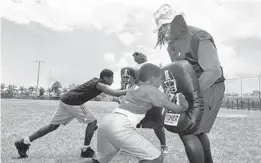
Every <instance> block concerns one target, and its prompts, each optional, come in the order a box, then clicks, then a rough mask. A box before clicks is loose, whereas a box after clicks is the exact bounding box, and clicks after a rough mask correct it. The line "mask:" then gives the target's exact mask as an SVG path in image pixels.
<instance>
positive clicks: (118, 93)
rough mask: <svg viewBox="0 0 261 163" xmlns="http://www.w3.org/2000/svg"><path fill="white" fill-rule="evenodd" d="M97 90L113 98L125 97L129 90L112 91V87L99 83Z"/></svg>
mask: <svg viewBox="0 0 261 163" xmlns="http://www.w3.org/2000/svg"><path fill="white" fill-rule="evenodd" d="M96 88H97V89H99V90H100V91H102V92H104V93H106V94H109V95H112V96H121V95H125V94H126V93H127V90H116V89H112V88H111V87H110V86H108V85H106V84H103V83H100V82H99V83H97V85H96Z"/></svg>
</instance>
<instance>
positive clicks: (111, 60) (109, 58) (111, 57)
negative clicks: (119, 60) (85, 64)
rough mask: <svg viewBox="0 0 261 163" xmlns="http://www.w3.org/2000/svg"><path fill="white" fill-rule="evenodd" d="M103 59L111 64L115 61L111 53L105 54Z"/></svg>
mask: <svg viewBox="0 0 261 163" xmlns="http://www.w3.org/2000/svg"><path fill="white" fill-rule="evenodd" d="M103 59H104V60H105V61H106V62H107V63H108V64H111V63H113V62H114V61H115V55H114V54H112V53H106V54H104V56H103Z"/></svg>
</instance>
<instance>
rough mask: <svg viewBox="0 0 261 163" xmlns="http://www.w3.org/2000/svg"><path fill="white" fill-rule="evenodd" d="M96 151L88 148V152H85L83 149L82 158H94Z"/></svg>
mask: <svg viewBox="0 0 261 163" xmlns="http://www.w3.org/2000/svg"><path fill="white" fill-rule="evenodd" d="M94 153H95V152H94V150H93V149H91V147H88V148H87V149H86V151H83V149H82V152H81V157H84V158H92V157H93V156H94Z"/></svg>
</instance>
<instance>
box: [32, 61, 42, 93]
mask: <svg viewBox="0 0 261 163" xmlns="http://www.w3.org/2000/svg"><path fill="white" fill-rule="evenodd" d="M34 62H38V73H37V81H36V90H35V91H36V96H37V92H38V83H39V73H40V67H41V63H45V62H43V61H34Z"/></svg>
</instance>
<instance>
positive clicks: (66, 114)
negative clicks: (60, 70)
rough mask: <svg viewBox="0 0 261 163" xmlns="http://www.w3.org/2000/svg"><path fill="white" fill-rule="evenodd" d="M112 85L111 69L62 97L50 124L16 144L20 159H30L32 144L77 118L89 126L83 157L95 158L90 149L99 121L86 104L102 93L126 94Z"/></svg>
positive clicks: (82, 151)
mask: <svg viewBox="0 0 261 163" xmlns="http://www.w3.org/2000/svg"><path fill="white" fill-rule="evenodd" d="M112 83H113V72H112V71H111V70H109V69H104V70H102V71H101V73H100V78H93V79H91V80H89V81H87V82H86V83H84V84H82V85H80V86H79V87H76V88H75V89H72V90H70V91H68V92H66V93H65V94H64V95H62V96H61V98H60V101H59V106H58V110H57V112H56V114H55V115H54V117H53V119H52V120H51V122H50V124H48V125H46V126H44V127H42V128H40V129H39V130H38V131H36V132H35V133H33V134H32V135H30V136H29V137H25V138H23V139H20V140H17V141H16V142H15V146H16V148H17V150H18V153H19V155H20V157H21V158H26V157H28V155H27V154H26V152H27V150H28V149H29V146H30V144H31V142H33V141H34V140H36V139H38V138H40V137H42V136H44V135H46V134H48V133H50V132H52V131H54V130H56V129H57V128H58V127H59V126H60V125H61V124H64V125H67V124H68V123H70V122H71V121H72V120H73V119H74V118H77V119H78V121H79V122H82V123H87V124H88V125H87V128H86V132H85V140H84V146H83V148H82V150H81V157H87V158H88V157H89V158H90V157H93V155H94V151H93V150H92V149H91V147H90V142H91V139H92V136H93V133H94V131H95V129H97V120H96V118H95V117H94V116H93V115H92V114H91V112H90V111H89V110H88V109H86V108H85V105H84V103H85V102H87V101H89V100H91V99H93V98H94V97H96V96H98V95H99V94H101V93H102V92H104V93H106V94H109V95H113V96H121V95H125V94H126V92H127V91H126V90H114V89H112V88H110V85H111V84H112Z"/></svg>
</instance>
